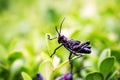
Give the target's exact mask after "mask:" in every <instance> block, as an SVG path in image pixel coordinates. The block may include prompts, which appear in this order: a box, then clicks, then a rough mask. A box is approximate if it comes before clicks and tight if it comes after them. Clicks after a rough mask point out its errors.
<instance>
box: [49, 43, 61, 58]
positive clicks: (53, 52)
mask: <svg viewBox="0 0 120 80" xmlns="http://www.w3.org/2000/svg"><path fill="white" fill-rule="evenodd" d="M61 46H62V44H61V45H59V46H58V47H57V48H55V50H54V52H53V53H52V54H51V55H50V57H52V56H53V55H54V54H55V53H56V51H57V50H58V49H59V48H60V47H61Z"/></svg>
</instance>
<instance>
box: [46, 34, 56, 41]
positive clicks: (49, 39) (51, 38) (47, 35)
mask: <svg viewBox="0 0 120 80" xmlns="http://www.w3.org/2000/svg"><path fill="white" fill-rule="evenodd" d="M47 36H48V39H49V40H53V39H56V38H57V37H54V38H50V35H49V34H48V35H47Z"/></svg>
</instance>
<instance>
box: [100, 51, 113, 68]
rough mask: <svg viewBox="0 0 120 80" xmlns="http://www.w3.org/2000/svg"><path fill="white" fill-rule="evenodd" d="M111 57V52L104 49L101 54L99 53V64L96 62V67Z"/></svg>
mask: <svg viewBox="0 0 120 80" xmlns="http://www.w3.org/2000/svg"><path fill="white" fill-rule="evenodd" d="M110 55H111V51H110V49H105V50H103V52H102V53H101V55H100V57H99V60H98V61H99V62H98V66H99V65H100V63H101V62H102V61H103V60H104V59H105V58H106V57H110Z"/></svg>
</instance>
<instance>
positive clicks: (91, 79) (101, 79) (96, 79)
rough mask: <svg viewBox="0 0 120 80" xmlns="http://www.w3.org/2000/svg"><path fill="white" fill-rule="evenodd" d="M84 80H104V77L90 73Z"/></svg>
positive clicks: (97, 73) (96, 73)
mask: <svg viewBox="0 0 120 80" xmlns="http://www.w3.org/2000/svg"><path fill="white" fill-rule="evenodd" d="M85 80H104V77H103V75H102V74H101V73H99V72H94V73H90V74H88V75H87V76H86V78H85Z"/></svg>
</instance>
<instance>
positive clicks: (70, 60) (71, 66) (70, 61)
mask: <svg viewBox="0 0 120 80" xmlns="http://www.w3.org/2000/svg"><path fill="white" fill-rule="evenodd" d="M72 54H73V53H72V52H70V55H69V64H70V69H71V74H72V68H73V65H72Z"/></svg>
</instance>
